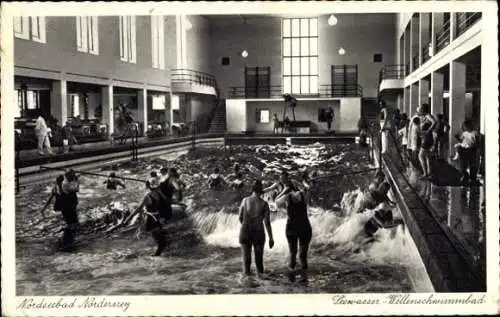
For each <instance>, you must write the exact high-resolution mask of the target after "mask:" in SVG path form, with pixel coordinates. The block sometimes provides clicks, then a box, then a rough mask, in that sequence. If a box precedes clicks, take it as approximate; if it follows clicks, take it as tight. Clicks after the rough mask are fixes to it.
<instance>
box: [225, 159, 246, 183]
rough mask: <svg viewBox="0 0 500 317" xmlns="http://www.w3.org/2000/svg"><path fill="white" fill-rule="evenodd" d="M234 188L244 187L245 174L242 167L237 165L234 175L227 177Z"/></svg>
mask: <svg viewBox="0 0 500 317" xmlns="http://www.w3.org/2000/svg"><path fill="white" fill-rule="evenodd" d="M227 178H228V179H229V180H230V181H229V183H230V184H231V186H232V187H234V188H236V189H239V188H242V187H243V173H242V172H241V170H240V165H239V164H235V165H234V170H233V173H231V174H229V176H228V177H227Z"/></svg>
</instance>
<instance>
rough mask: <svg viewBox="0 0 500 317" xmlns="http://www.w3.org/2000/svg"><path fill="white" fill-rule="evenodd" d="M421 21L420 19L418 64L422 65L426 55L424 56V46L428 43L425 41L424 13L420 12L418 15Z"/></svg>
mask: <svg viewBox="0 0 500 317" xmlns="http://www.w3.org/2000/svg"><path fill="white" fill-rule="evenodd" d="M418 17H419V21H418V64H419V65H422V62H423V59H424V57H423V56H422V49H423V48H424V45H425V44H426V43H425V42H424V41H425V38H424V37H425V35H424V32H425V25H424V20H425V19H424V14H423V13H420V14H419V15H418Z"/></svg>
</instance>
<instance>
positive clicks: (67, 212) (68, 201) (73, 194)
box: [60, 169, 80, 251]
mask: <svg viewBox="0 0 500 317" xmlns="http://www.w3.org/2000/svg"><path fill="white" fill-rule="evenodd" d="M79 191H80V183H79V182H78V176H76V174H75V171H73V170H72V169H70V170H69V171H67V172H66V173H65V174H64V180H63V181H62V183H61V197H60V199H61V200H62V201H61V213H62V215H63V218H64V221H65V222H66V228H64V233H63V238H62V241H61V244H62V245H61V247H62V250H63V251H71V250H72V248H73V244H74V241H75V233H76V229H77V227H78V214H77V209H76V208H77V206H78V195H77V193H78V192H79Z"/></svg>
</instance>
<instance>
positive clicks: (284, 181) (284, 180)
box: [264, 171, 295, 201]
mask: <svg viewBox="0 0 500 317" xmlns="http://www.w3.org/2000/svg"><path fill="white" fill-rule="evenodd" d="M293 190H295V186H294V184H293V183H292V181H291V180H290V176H289V175H288V172H286V171H282V172H281V175H280V180H279V181H278V182H276V183H274V184H272V185H271V186H269V187H267V188H265V189H264V193H267V192H270V191H275V193H276V194H275V195H273V196H274V200H275V201H278V200H279V199H281V198H283V197H284V196H285V195H286V194H288V193H289V192H291V191H293Z"/></svg>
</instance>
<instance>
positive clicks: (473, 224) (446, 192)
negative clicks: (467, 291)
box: [389, 150, 486, 270]
mask: <svg viewBox="0 0 500 317" xmlns="http://www.w3.org/2000/svg"><path fill="white" fill-rule="evenodd" d="M389 152H390V156H391V161H393V162H394V161H396V162H397V163H398V164H397V165H398V168H399V169H400V170H401V171H403V174H404V175H406V178H407V180H408V183H409V184H410V186H411V187H412V189H413V190H414V191H415V192H416V193H417V195H418V196H419V197H420V198H421V199H422V201H423V203H424V204H425V205H427V206H428V208H429V209H430V211H431V212H432V213H433V214H434V217H435V218H436V219H437V220H438V222H439V223H440V225H441V226H442V227H444V228H446V231H448V233H450V235H451V236H452V237H451V239H452V240H453V241H455V242H456V243H457V244H458V248H460V249H462V251H463V252H464V253H465V256H466V257H467V258H468V260H469V261H470V262H471V264H473V265H474V266H476V267H477V268H479V269H481V270H484V268H485V263H486V259H485V254H486V241H485V238H486V223H485V217H486V215H485V210H486V209H485V208H484V207H483V208H482V204H484V202H485V198H484V197H485V188H484V185H481V186H475V187H471V186H463V185H461V184H460V182H459V179H460V177H461V172H460V171H459V170H458V169H457V166H453V165H451V164H449V163H448V162H445V161H436V162H435V164H434V167H433V170H434V175H435V178H434V179H432V180H430V181H429V180H421V179H420V177H421V174H420V172H419V171H417V170H416V169H415V168H413V167H412V166H411V164H410V166H407V165H405V164H404V163H403V162H402V161H401V156H400V155H399V153H398V151H397V150H392V151H389ZM453 164H454V163H453ZM480 182H481V184H484V180H483V179H481V178H480Z"/></svg>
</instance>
